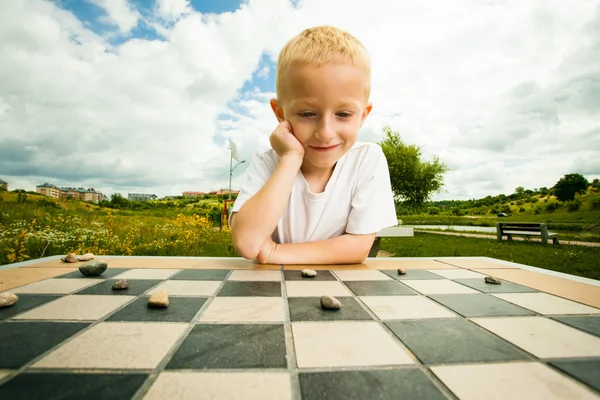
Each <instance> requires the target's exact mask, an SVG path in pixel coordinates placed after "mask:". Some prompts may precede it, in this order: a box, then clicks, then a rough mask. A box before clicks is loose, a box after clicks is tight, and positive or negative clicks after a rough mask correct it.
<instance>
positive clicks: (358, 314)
mask: <svg viewBox="0 0 600 400" xmlns="http://www.w3.org/2000/svg"><path fill="white" fill-rule="evenodd" d="M336 299H338V300H339V301H340V303H342V307H341V308H339V309H338V310H325V309H323V308H322V307H321V298H320V297H290V298H288V305H289V310H290V319H291V321H292V322H295V321H349V320H351V321H357V320H373V318H371V316H370V315H369V313H368V312H366V311H365V309H364V308H362V307H361V305H360V304H359V303H358V301H356V299H355V298H353V297H336Z"/></svg>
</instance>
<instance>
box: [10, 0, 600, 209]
mask: <svg viewBox="0 0 600 400" xmlns="http://www.w3.org/2000/svg"><path fill="white" fill-rule="evenodd" d="M324 24H327V25H334V26H337V27H339V28H342V29H345V30H347V31H348V32H350V33H351V34H353V35H354V36H356V37H357V38H358V39H359V40H361V42H362V43H363V44H364V45H365V46H366V47H367V49H368V51H369V53H370V56H371V60H372V93H371V101H372V102H373V111H372V113H371V115H370V116H369V117H368V118H367V121H366V123H365V125H364V126H363V128H362V129H361V130H360V132H359V135H358V140H359V141H370V142H377V141H380V140H381V139H382V136H383V131H382V128H383V127H384V126H386V125H389V126H390V127H391V128H392V129H393V130H395V131H397V132H398V133H399V134H400V137H401V139H402V140H403V142H404V143H406V144H414V145H417V146H420V147H421V150H422V160H423V161H431V160H432V159H433V157H434V156H437V157H439V159H440V161H441V162H443V163H445V164H446V165H447V166H448V168H449V171H448V172H447V173H446V174H445V175H444V184H445V186H444V189H443V191H442V192H440V193H438V194H436V195H435V196H434V197H433V199H435V200H444V199H455V200H466V199H472V198H481V197H485V196H487V195H497V194H500V193H504V194H510V193H513V192H514V190H515V188H517V187H518V186H524V187H525V188H527V189H534V188H540V187H552V186H553V185H554V184H555V183H556V182H557V181H558V180H559V179H560V178H561V177H562V176H564V175H565V174H569V173H580V174H582V175H584V176H585V177H586V178H588V180H590V181H591V180H592V179H594V178H600V0H578V1H577V7H573V6H572V4H571V3H570V2H565V1H562V0H448V1H439V0H424V1H414V0H413V1H404V0H370V1H368V2H365V1H349V0H327V1H324V0H294V1H291V0H249V1H247V0H245V1H239V0H192V1H189V0H136V1H134V0H53V1H48V0H46V1H42V0H11V1H0V59H1V60H2V62H0V179H3V180H5V181H7V182H8V183H9V189H10V190H12V189H16V188H22V189H26V190H35V186H36V185H39V184H42V183H44V182H48V183H51V184H54V185H57V186H70V187H85V188H90V187H93V188H95V189H97V190H99V191H101V192H103V193H104V194H105V195H107V196H110V194H111V193H117V192H118V193H121V194H122V195H124V196H127V194H128V193H147V194H156V195H157V196H159V197H163V196H172V195H181V193H182V192H183V191H210V190H218V189H221V188H227V187H228V185H229V163H230V150H229V146H228V143H229V142H228V141H229V140H233V141H234V142H235V143H236V145H237V149H238V153H239V157H240V160H247V161H248V162H246V163H243V164H239V165H237V161H236V160H234V161H233V163H234V164H233V165H234V166H235V165H237V166H236V167H235V169H234V171H233V177H232V187H233V189H236V188H237V187H238V186H239V185H240V184H241V182H242V181H243V179H244V172H245V170H246V168H247V167H248V164H249V162H250V160H252V157H253V154H254V153H255V152H257V151H265V150H267V149H269V135H270V133H271V132H272V131H273V129H274V128H275V127H276V125H277V120H276V118H275V116H274V115H273V112H272V110H271V109H270V106H269V99H271V98H273V97H275V93H274V92H275V70H276V60H277V56H278V52H279V50H280V49H281V48H282V47H283V45H284V44H285V43H286V42H287V40H289V39H290V38H291V37H293V36H295V35H296V34H298V33H300V32H301V31H302V30H303V29H306V28H308V27H311V26H316V25H324Z"/></svg>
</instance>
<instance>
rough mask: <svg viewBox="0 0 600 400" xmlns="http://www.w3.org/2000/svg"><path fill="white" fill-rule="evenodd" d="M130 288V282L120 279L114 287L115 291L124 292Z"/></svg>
mask: <svg viewBox="0 0 600 400" xmlns="http://www.w3.org/2000/svg"><path fill="white" fill-rule="evenodd" d="M128 287H129V282H127V279H119V280H118V281H116V282H115V283H113V285H112V288H113V290H124V289H127V288H128Z"/></svg>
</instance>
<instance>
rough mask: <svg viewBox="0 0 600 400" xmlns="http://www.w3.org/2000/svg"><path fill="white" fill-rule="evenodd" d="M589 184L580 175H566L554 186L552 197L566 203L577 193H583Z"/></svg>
mask: <svg viewBox="0 0 600 400" xmlns="http://www.w3.org/2000/svg"><path fill="white" fill-rule="evenodd" d="M589 185H590V183H589V182H588V180H587V179H585V177H584V176H583V175H581V174H567V175H565V176H564V177H562V178H560V180H559V181H558V182H556V185H554V187H553V189H554V195H555V196H556V198H557V199H558V200H559V201H562V202H567V201H571V200H573V199H574V198H575V194H577V193H585V192H586V191H587V188H588V186H589Z"/></svg>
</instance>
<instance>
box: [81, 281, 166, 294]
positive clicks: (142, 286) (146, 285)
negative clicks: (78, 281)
mask: <svg viewBox="0 0 600 400" xmlns="http://www.w3.org/2000/svg"><path fill="white" fill-rule="evenodd" d="M119 280H120V279H107V280H105V281H104V282H100V283H97V284H95V285H94V286H90V287H87V288H85V289H82V290H80V291H79V292H77V293H75V294H105V295H111V296H113V295H114V296H123V295H127V296H139V295H140V294H142V293H145V292H146V291H147V290H148V289H150V288H152V287H154V286H156V285H158V284H159V283H161V282H163V281H162V280H154V279H127V282H129V287H128V288H127V289H123V290H113V288H112V285H113V283H115V282H118V281H119Z"/></svg>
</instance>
